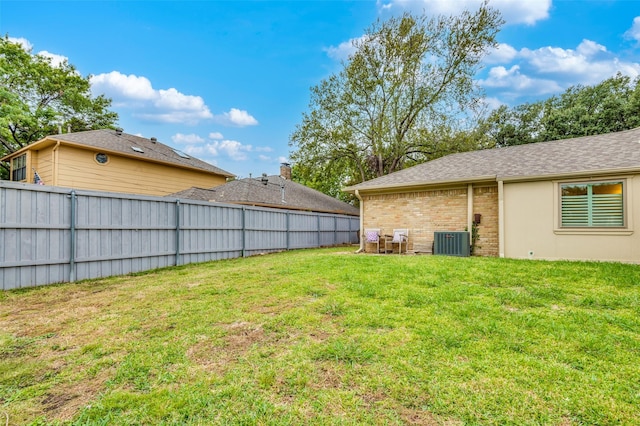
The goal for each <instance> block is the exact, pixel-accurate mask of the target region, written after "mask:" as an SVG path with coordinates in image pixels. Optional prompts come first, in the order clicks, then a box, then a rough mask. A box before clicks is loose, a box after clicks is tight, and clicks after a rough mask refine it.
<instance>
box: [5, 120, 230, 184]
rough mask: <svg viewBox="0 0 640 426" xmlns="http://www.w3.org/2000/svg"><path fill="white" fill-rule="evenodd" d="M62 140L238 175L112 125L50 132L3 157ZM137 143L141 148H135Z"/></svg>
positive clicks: (106, 151)
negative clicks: (84, 129) (103, 127)
mask: <svg viewBox="0 0 640 426" xmlns="http://www.w3.org/2000/svg"><path fill="white" fill-rule="evenodd" d="M58 141H59V142H62V143H65V144H69V145H76V146H83V147H87V146H88V147H91V148H95V149H96V150H99V151H102V152H105V153H111V154H121V155H125V156H127V157H131V158H144V159H145V160H147V161H153V162H160V163H168V164H172V165H177V166H181V167H185V168H189V169H197V170H204V171H207V172H211V173H215V174H218V175H222V176H225V177H232V176H234V175H233V174H232V173H229V172H227V171H226V170H223V169H221V168H219V167H216V166H213V165H211V164H209V163H205V162H204V161H202V160H199V159H197V158H195V157H192V156H190V155H187V154H184V153H182V152H180V151H178V150H175V149H173V148H171V147H170V146H167V145H164V144H163V143H160V142H158V141H157V140H155V139H147V138H143V137H140V136H135V135H130V134H128V133H122V132H119V131H116V130H110V129H102V130H88V131H86V132H75V133H63V134H58V135H51V136H47V137H46V138H44V139H41V140H39V141H37V142H34V143H32V144H30V145H27V146H26V147H24V148H22V149H20V150H19V151H16V152H14V153H12V154H10V155H8V156H6V157H5V158H3V159H2V160H6V159H8V158H9V157H13V156H15V155H19V154H20V153H22V152H24V151H27V150H30V149H38V145H41V146H44V145H48V144H50V143H52V142H58ZM134 147H135V148H139V149H138V150H135V149H134ZM140 151H142V152H140Z"/></svg>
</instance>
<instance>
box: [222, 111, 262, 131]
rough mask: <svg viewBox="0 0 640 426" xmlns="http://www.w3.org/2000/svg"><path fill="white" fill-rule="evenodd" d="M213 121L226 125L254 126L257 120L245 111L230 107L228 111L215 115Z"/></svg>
mask: <svg viewBox="0 0 640 426" xmlns="http://www.w3.org/2000/svg"><path fill="white" fill-rule="evenodd" d="M214 121H215V122H217V123H220V124H223V125H226V126H235V127H245V126H255V125H257V124H258V120H256V119H255V118H254V117H253V116H252V115H250V114H249V113H248V112H247V111H245V110H240V109H237V108H231V110H230V111H229V112H225V113H223V114H221V115H216V116H215V117H214Z"/></svg>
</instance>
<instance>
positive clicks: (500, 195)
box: [498, 180, 504, 257]
mask: <svg viewBox="0 0 640 426" xmlns="http://www.w3.org/2000/svg"><path fill="white" fill-rule="evenodd" d="M498 253H499V256H500V257H504V182H503V181H501V180H499V181H498Z"/></svg>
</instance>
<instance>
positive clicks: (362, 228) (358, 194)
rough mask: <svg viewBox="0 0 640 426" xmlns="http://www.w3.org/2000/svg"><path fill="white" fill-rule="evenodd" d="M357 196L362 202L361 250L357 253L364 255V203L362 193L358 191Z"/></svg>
mask: <svg viewBox="0 0 640 426" xmlns="http://www.w3.org/2000/svg"><path fill="white" fill-rule="evenodd" d="M355 194H356V198H358V200H360V248H359V249H358V250H356V253H362V252H363V251H364V240H363V239H362V236H363V235H364V220H363V217H364V203H363V202H362V197H361V196H360V191H358V190H357V189H356V191H355Z"/></svg>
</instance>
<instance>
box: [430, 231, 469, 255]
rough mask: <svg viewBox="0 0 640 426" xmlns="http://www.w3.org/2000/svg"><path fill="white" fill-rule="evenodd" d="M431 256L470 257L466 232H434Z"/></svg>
mask: <svg viewBox="0 0 640 426" xmlns="http://www.w3.org/2000/svg"><path fill="white" fill-rule="evenodd" d="M433 254H444V255H447V256H461V257H467V256H470V255H471V246H470V245H469V233H468V232H467V231H436V232H434V233H433Z"/></svg>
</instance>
